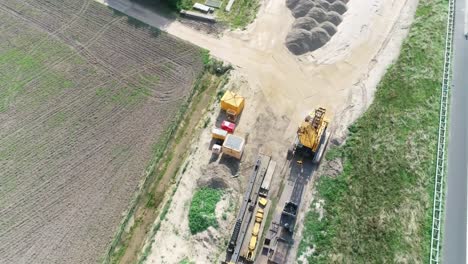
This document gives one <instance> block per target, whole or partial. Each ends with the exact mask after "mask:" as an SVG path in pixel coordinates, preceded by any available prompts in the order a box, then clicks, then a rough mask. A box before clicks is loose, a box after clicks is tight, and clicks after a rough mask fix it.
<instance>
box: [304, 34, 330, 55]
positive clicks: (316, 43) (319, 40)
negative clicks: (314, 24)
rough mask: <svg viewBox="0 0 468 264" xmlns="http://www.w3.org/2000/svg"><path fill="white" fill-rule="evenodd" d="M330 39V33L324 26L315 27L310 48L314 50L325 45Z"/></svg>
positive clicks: (311, 35) (310, 40)
mask: <svg viewBox="0 0 468 264" xmlns="http://www.w3.org/2000/svg"><path fill="white" fill-rule="evenodd" d="M329 40H330V35H328V33H327V31H325V29H323V28H314V29H312V30H311V31H310V39H309V48H310V51H314V50H316V49H318V48H321V47H323V45H325V44H326V43H327V42H328V41H329Z"/></svg>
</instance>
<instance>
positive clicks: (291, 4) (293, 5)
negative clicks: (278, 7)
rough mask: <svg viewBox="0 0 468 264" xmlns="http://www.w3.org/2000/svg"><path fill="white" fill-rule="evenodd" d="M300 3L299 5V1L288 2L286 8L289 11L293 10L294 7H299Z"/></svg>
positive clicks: (288, 0)
mask: <svg viewBox="0 0 468 264" xmlns="http://www.w3.org/2000/svg"><path fill="white" fill-rule="evenodd" d="M298 3H299V0H286V6H287V7H288V8H289V9H293V8H294V7H296V6H297V4H298Z"/></svg>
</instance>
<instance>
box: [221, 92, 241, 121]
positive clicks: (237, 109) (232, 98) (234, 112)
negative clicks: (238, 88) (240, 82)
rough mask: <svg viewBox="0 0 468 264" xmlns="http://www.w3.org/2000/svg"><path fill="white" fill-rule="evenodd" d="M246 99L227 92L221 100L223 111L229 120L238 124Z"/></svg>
mask: <svg viewBox="0 0 468 264" xmlns="http://www.w3.org/2000/svg"><path fill="white" fill-rule="evenodd" d="M244 101H245V99H244V97H242V96H240V95H238V94H235V93H233V92H231V91H229V90H227V91H226V92H225V93H224V95H223V97H222V98H221V109H222V110H224V111H226V115H227V119H228V120H229V121H231V122H236V120H237V117H238V116H239V114H240V113H241V112H242V110H243V109H244Z"/></svg>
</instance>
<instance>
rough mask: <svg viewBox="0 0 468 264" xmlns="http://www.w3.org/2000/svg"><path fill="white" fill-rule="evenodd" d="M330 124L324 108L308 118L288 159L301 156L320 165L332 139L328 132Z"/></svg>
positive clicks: (298, 131) (303, 123)
mask: <svg viewBox="0 0 468 264" xmlns="http://www.w3.org/2000/svg"><path fill="white" fill-rule="evenodd" d="M329 123H330V120H329V119H328V118H327V117H326V110H325V108H322V107H319V108H317V109H316V110H315V113H311V114H309V115H308V116H306V118H305V119H304V121H303V122H302V123H301V125H300V126H299V128H298V129H297V134H296V138H295V140H294V143H293V145H292V147H291V148H290V149H289V150H288V159H291V158H292V157H293V156H294V155H296V154H299V155H301V156H302V157H305V158H311V159H312V160H313V161H314V162H315V163H318V162H319V161H320V159H321V157H322V154H323V151H324V150H325V147H326V145H327V143H328V140H329V138H330V133H329V132H328V131H327V128H328V124H329Z"/></svg>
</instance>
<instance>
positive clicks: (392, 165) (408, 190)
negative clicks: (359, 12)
mask: <svg viewBox="0 0 468 264" xmlns="http://www.w3.org/2000/svg"><path fill="white" fill-rule="evenodd" d="M447 7H448V2H447V1H446V0H420V1H419V6H418V9H417V11H416V15H415V20H414V22H413V25H412V27H411V30H410V32H409V35H408V37H407V39H406V40H405V41H404V43H403V46H402V50H401V54H400V56H399V58H398V60H397V61H396V62H395V63H394V64H393V65H392V66H391V67H390V68H389V69H388V71H387V73H386V74H385V76H384V77H383V79H382V81H381V83H380V85H379V86H378V89H377V92H376V94H375V99H374V102H373V104H372V105H371V106H370V108H369V109H368V111H367V112H366V113H365V114H364V115H363V116H362V117H361V118H359V120H357V121H356V122H355V124H353V125H352V126H351V127H350V128H349V132H350V133H349V136H348V139H347V141H346V143H345V145H344V146H342V147H340V148H337V149H334V150H333V151H332V153H330V154H331V155H327V159H328V160H330V159H338V160H341V161H342V162H343V168H344V169H343V172H342V173H341V174H340V175H338V176H336V177H327V176H326V175H324V176H323V177H321V178H320V179H319V180H318V184H317V191H318V197H317V198H316V200H318V199H322V200H324V210H325V211H324V212H325V213H324V216H323V218H320V214H319V213H318V212H317V211H315V210H314V209H313V208H314V205H313V206H312V209H311V212H309V213H308V215H307V217H306V220H305V223H304V231H303V239H302V241H301V243H300V245H299V252H298V260H300V261H299V262H300V263H301V262H302V261H303V260H307V261H308V262H309V263H394V262H401V263H424V262H428V258H429V247H430V234H431V219H432V218H431V217H432V214H431V212H432V198H433V197H432V196H433V194H432V192H433V177H434V172H435V160H436V144H437V131H438V125H439V119H438V117H439V104H440V87H441V77H442V71H443V59H444V54H443V53H444V47H445V46H444V44H445V42H444V41H445V29H446V14H447ZM314 204H315V203H314Z"/></svg>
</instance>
